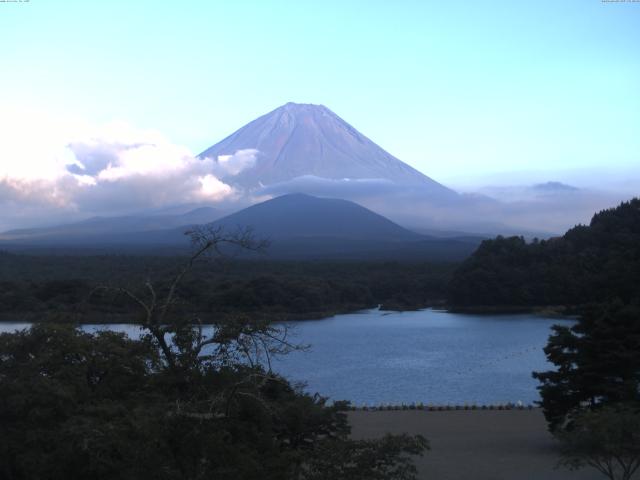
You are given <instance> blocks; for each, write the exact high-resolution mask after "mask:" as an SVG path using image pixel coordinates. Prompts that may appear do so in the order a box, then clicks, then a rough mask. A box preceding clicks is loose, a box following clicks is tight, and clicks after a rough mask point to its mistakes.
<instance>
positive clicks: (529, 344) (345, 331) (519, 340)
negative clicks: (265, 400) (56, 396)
mask: <svg viewBox="0 0 640 480" xmlns="http://www.w3.org/2000/svg"><path fill="white" fill-rule="evenodd" d="M571 322H572V321H571V320H559V319H557V318H553V319H552V318H544V317H540V316H535V315H528V314H525V315H499V316H488V315H467V314H465V315H463V314H454V313H447V312H442V311H436V310H430V309H428V310H421V311H417V312H381V311H378V310H367V311H362V312H358V313H352V314H346V315H336V316H335V317H330V318H326V319H324V320H313V321H307V322H287V323H286V325H287V326H288V327H290V328H291V334H292V335H293V336H292V338H293V340H294V341H295V342H298V343H301V344H310V345H311V348H310V350H309V351H306V352H294V353H292V354H290V355H287V356H285V357H281V358H280V359H279V360H277V361H275V362H274V369H275V370H277V371H278V372H280V373H282V374H283V375H285V376H286V377H287V378H289V379H291V380H293V381H305V382H306V383H307V387H306V389H307V390H308V391H310V392H311V393H315V392H319V393H321V394H322V395H325V396H329V397H330V398H332V399H335V400H340V399H346V400H351V401H353V402H356V403H357V404H362V403H367V404H380V403H403V402H404V403H410V402H424V403H425V404H426V403H434V404H447V403H452V404H464V403H465V402H468V403H472V402H475V403H478V404H481V403H502V402H517V401H522V402H525V403H530V402H533V401H535V400H538V399H539V396H538V393H537V390H536V385H537V382H536V381H535V380H534V379H533V378H532V377H531V372H532V371H533V370H546V369H549V368H550V367H551V366H550V365H549V364H548V363H547V362H546V359H545V356H544V352H543V351H542V348H543V347H544V345H545V344H546V342H547V337H548V336H549V334H550V332H551V331H550V327H551V325H553V324H570V323H571ZM26 326H28V324H7V323H5V324H0V331H13V330H15V329H17V328H21V327H22V328H23V327H26ZM85 328H86V329H87V330H91V331H94V330H98V329H100V328H109V329H112V330H117V331H124V332H126V333H128V334H130V335H131V336H137V335H138V333H139V330H138V328H137V327H135V326H131V325H108V326H105V325H99V326H98V325H87V326H85Z"/></svg>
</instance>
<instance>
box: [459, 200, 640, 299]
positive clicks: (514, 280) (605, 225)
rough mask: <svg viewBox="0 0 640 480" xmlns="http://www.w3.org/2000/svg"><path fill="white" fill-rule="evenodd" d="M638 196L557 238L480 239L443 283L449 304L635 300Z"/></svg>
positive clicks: (639, 268) (638, 289)
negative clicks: (447, 283) (449, 278)
mask: <svg viewBox="0 0 640 480" xmlns="http://www.w3.org/2000/svg"><path fill="white" fill-rule="evenodd" d="M639 279H640V200H639V199H637V198H636V199H633V200H631V201H629V202H624V203H622V204H621V205H619V206H618V207H616V208H613V209H609V210H604V211H602V212H600V213H597V214H596V215H594V217H593V219H592V220H591V223H590V224H589V225H588V226H584V225H579V226H576V227H574V228H572V229H570V230H569V231H567V233H566V234H565V235H563V236H562V237H559V238H552V239H549V240H540V241H538V240H534V241H532V242H530V243H528V242H526V241H525V240H524V239H523V238H522V237H510V238H505V237H497V238H496V239H494V240H485V241H484V242H482V244H481V245H480V247H478V249H477V250H476V252H475V253H474V254H473V255H472V256H471V257H470V258H468V259H467V260H465V261H464V262H463V263H462V264H461V265H460V267H459V268H458V269H457V270H456V271H455V273H454V274H453V277H452V279H451V282H450V284H449V296H448V299H449V303H450V304H451V305H454V306H543V305H569V306H579V305H585V304H588V303H594V302H595V303H599V302H604V301H608V300H613V299H618V300H621V301H622V302H623V303H632V302H637V301H640V282H638V280H639Z"/></svg>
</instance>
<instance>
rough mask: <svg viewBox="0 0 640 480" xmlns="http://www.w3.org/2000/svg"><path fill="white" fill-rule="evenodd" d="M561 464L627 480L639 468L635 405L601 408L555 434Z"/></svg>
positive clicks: (639, 436) (639, 418) (638, 422)
mask: <svg viewBox="0 0 640 480" xmlns="http://www.w3.org/2000/svg"><path fill="white" fill-rule="evenodd" d="M556 437H557V438H558V440H559V441H560V444H561V448H562V459H561V462H560V463H561V464H562V465H564V466H567V467H569V468H570V469H573V470H575V469H579V468H582V467H584V466H590V467H593V468H595V469H596V470H598V471H599V472H601V473H602V474H603V475H605V476H606V477H608V478H609V479H610V480H617V479H620V480H630V479H631V478H632V477H633V474H634V473H635V472H636V471H637V470H638V468H639V467H640V410H638V407H637V405H636V406H634V407H629V406H626V405H624V404H620V405H616V406H613V407H603V408H600V409H597V410H594V411H587V412H584V413H581V414H580V415H579V416H578V417H577V418H575V420H574V422H573V425H572V428H571V429H569V430H565V431H562V432H560V433H558V434H557V435H556Z"/></svg>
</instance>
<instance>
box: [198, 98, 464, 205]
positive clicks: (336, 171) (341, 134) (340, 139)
mask: <svg viewBox="0 0 640 480" xmlns="http://www.w3.org/2000/svg"><path fill="white" fill-rule="evenodd" d="M246 149H255V150H258V153H257V158H256V163H255V165H254V166H252V167H250V168H247V169H245V170H243V171H241V172H240V173H238V174H237V175H233V176H227V177H223V180H224V181H225V182H227V183H230V184H232V185H235V186H240V187H244V188H248V189H255V188H260V187H262V186H268V185H273V184H277V183H282V182H287V181H290V180H293V179H295V178H298V177H304V176H312V177H319V178H324V179H333V180H344V179H352V180H353V179H383V180H388V181H390V182H393V183H395V184H398V185H414V186H421V187H423V188H425V189H428V190H430V191H432V192H433V193H438V194H440V195H455V193H454V192H453V191H452V190H449V189H448V188H446V187H444V186H443V185H440V184H439V183H437V182H435V181H434V180H432V179H430V178H429V177H427V176H426V175H423V174H422V173H420V172H418V171H417V170H415V169H414V168H412V167H410V166H409V165H407V164H406V163H404V162H402V161H400V160H398V159H397V158H396V157H394V156H393V155H391V154H390V153H388V152H386V151H385V150H383V149H382V148H380V147H379V146H378V145H376V144H375V143H373V142H372V141H371V140H369V139H368V138H367V137H365V136H364V135H362V134H361V133H359V132H358V131H357V130H356V129H355V128H353V127H352V126H351V125H349V124H348V123H347V122H345V121H344V120H343V119H341V118H340V117H338V116H337V115H336V114H335V113H333V112H332V111H331V110H329V109H328V108H327V107H325V106H323V105H312V104H296V103H287V104H286V105H283V106H281V107H279V108H277V109H275V110H273V111H272V112H269V113H267V114H266V115H263V116H261V117H259V118H257V119H256V120H254V121H252V122H251V123H249V124H247V125H245V126H244V127H242V128H241V129H240V130H238V131H236V132H235V133H233V134H232V135H230V136H229V137H227V138H225V139H224V140H222V141H221V142H219V143H217V144H216V145H213V146H212V147H210V148H208V149H207V150H205V151H204V152H202V153H201V154H200V157H201V158H205V157H208V158H212V159H214V160H217V159H218V157H219V156H224V155H234V154H235V153H236V152H237V151H239V150H246Z"/></svg>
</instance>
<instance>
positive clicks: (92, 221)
mask: <svg viewBox="0 0 640 480" xmlns="http://www.w3.org/2000/svg"><path fill="white" fill-rule="evenodd" d="M220 215H221V214H220V212H219V211H218V210H216V209H214V208H210V207H201V208H197V209H194V210H191V211H189V212H186V213H184V214H180V215H136V216H124V217H93V218H89V219H87V220H83V221H80V222H75V223H69V224H66V225H56V226H52V227H45V228H29V229H20V230H10V231H7V232H3V233H0V240H4V241H17V242H39V243H52V242H55V243H58V242H72V243H78V242H80V243H82V242H85V241H86V242H89V241H91V240H92V239H93V240H94V241H95V240H100V241H104V240H108V238H109V237H112V236H116V235H120V234H128V233H139V232H147V231H155V230H164V229H172V228H176V227H181V226H184V225H197V224H203V223H210V222H212V221H214V220H216V219H217V218H219V217H220Z"/></svg>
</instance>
